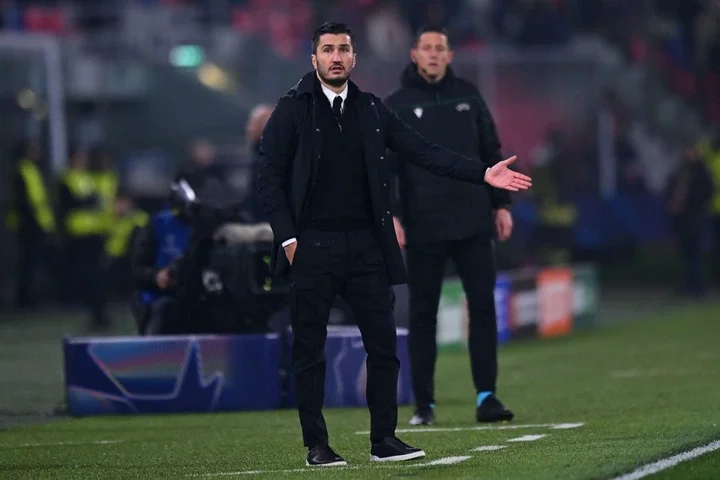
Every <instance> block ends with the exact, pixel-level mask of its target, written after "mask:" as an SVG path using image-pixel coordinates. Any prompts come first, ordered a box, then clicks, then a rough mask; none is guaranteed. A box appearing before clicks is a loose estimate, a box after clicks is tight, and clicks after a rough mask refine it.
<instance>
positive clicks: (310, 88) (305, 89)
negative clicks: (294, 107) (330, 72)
mask: <svg viewBox="0 0 720 480" xmlns="http://www.w3.org/2000/svg"><path fill="white" fill-rule="evenodd" d="M316 89H318V90H319V89H320V80H318V78H317V74H316V73H315V70H311V71H309V72H308V73H306V74H305V75H303V77H302V78H301V79H300V81H299V82H298V83H297V84H295V86H294V87H292V88H291V89H290V93H292V92H294V93H295V94H296V95H297V96H303V95H313V94H314V92H315V91H316ZM359 91H360V89H359V88H358V86H357V85H355V83H354V82H353V81H352V80H348V96H350V95H353V94H356V93H358V92H359Z"/></svg>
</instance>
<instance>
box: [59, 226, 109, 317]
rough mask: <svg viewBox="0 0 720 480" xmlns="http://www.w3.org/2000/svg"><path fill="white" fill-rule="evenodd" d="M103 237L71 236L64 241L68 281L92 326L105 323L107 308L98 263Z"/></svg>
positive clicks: (104, 274)
mask: <svg viewBox="0 0 720 480" xmlns="http://www.w3.org/2000/svg"><path fill="white" fill-rule="evenodd" d="M103 241H104V238H103V237H100V236H93V237H74V238H71V239H69V241H68V243H67V255H68V258H69V259H70V262H71V264H70V271H69V272H68V273H69V277H70V278H69V279H68V280H69V282H70V288H71V289H72V292H73V293H74V297H75V298H77V299H78V300H79V301H80V302H81V303H83V304H84V305H85V306H86V307H87V308H88V310H89V312H90V321H91V323H92V325H93V326H95V327H104V326H107V325H108V323H109V320H110V319H109V317H108V311H107V297H106V295H107V292H106V289H107V281H106V272H105V270H104V269H103V267H102V263H101V261H102V255H103V245H104V244H103Z"/></svg>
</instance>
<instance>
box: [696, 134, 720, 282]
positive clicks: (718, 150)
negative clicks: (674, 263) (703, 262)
mask: <svg viewBox="0 0 720 480" xmlns="http://www.w3.org/2000/svg"><path fill="white" fill-rule="evenodd" d="M698 150H699V152H700V154H701V155H702V156H703V158H704V159H705V164H706V165H707V168H708V170H709V171H710V176H711V177H712V179H713V184H714V187H715V193H714V195H713V199H712V205H711V207H710V210H711V212H710V216H711V219H712V220H711V221H712V229H713V244H712V248H711V250H712V261H711V262H710V264H711V269H710V270H711V277H712V282H713V283H714V284H715V285H718V286H720V126H719V127H717V128H716V129H715V132H713V134H712V135H711V136H709V137H708V138H705V139H703V140H702V141H701V142H700V145H699V146H698Z"/></svg>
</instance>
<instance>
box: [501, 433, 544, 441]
mask: <svg viewBox="0 0 720 480" xmlns="http://www.w3.org/2000/svg"><path fill="white" fill-rule="evenodd" d="M543 437H547V435H542V434H541V435H523V436H522V437H517V438H511V439H510V440H508V442H534V441H535V440H540V439H541V438H543Z"/></svg>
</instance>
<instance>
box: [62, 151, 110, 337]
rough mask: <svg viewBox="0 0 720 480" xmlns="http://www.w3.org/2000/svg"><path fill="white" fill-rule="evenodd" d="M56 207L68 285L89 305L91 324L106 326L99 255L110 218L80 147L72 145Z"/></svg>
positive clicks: (77, 296)
mask: <svg viewBox="0 0 720 480" xmlns="http://www.w3.org/2000/svg"><path fill="white" fill-rule="evenodd" d="M59 211H60V216H61V218H62V226H63V234H64V237H65V238H64V239H65V246H66V248H67V256H66V260H67V262H68V264H67V269H68V271H67V273H68V274H69V276H70V278H69V282H68V287H70V288H71V291H72V293H74V294H75V295H74V296H75V297H76V299H77V300H79V301H81V302H82V303H84V304H85V305H86V306H87V307H88V308H89V309H90V315H91V327H93V328H105V327H107V326H108V325H109V324H110V319H109V317H108V312H107V304H106V296H105V295H106V291H105V290H106V288H107V285H106V281H105V280H106V279H105V272H104V270H103V268H102V256H103V251H104V246H105V239H106V237H107V232H108V230H109V223H108V222H109V218H108V215H107V210H106V209H105V207H104V204H103V200H102V194H101V192H100V190H99V189H98V187H97V184H96V182H95V178H94V177H93V175H92V173H91V172H90V171H89V170H88V156H87V153H86V152H85V151H83V150H79V149H71V152H70V157H69V166H68V170H67V171H66V172H65V173H64V174H63V176H62V177H61V180H60V187H59Z"/></svg>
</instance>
